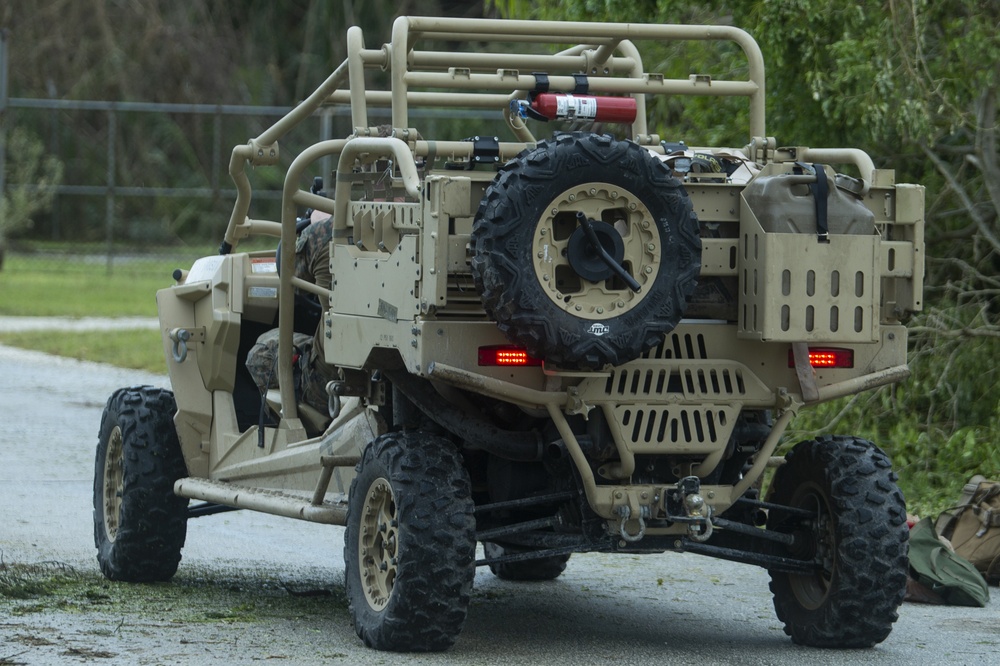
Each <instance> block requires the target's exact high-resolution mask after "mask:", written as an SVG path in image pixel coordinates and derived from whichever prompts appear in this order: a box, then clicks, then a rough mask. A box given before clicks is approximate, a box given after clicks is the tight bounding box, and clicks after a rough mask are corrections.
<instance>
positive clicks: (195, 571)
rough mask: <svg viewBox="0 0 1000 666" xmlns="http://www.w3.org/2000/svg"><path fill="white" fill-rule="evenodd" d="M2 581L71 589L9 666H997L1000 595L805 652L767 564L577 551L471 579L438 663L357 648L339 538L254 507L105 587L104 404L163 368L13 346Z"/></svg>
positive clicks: (7, 363)
mask: <svg viewBox="0 0 1000 666" xmlns="http://www.w3.org/2000/svg"><path fill="white" fill-rule="evenodd" d="M0 378H2V382H0V383H2V386H0V405H2V406H0V414H2V423H3V427H2V429H0V551H2V562H3V564H2V565H0V580H2V579H3V574H4V573H5V572H6V573H7V574H8V576H9V575H10V574H11V572H31V571H34V572H35V574H33V575H41V574H39V573H38V571H42V572H49V573H50V574H51V572H53V571H58V572H68V573H67V575H66V577H68V578H69V580H70V584H68V585H65V586H63V587H60V588H59V590H58V591H56V592H54V593H53V592H50V593H48V594H45V593H38V594H36V595H34V596H32V595H27V598H23V599H19V598H9V597H5V596H2V595H0V665H4V666H7V665H10V664H31V665H33V666H34V665H45V664H73V663H99V664H108V665H109V666H110V665H114V664H227V665H234V664H252V663H260V662H264V661H267V662H276V663H287V664H303V665H310V664H390V663H391V664H394V665H395V664H484V665H489V664H612V663H613V664H684V665H686V666H690V665H692V664H733V665H737V664H738V665H740V666H751V665H754V664H795V665H796V666H799V665H808V664H937V665H939V664H977V665H979V664H1000V613H998V610H1000V605H998V602H997V600H996V598H997V597H998V596H1000V592H998V591H997V589H996V588H992V590H991V591H992V592H993V594H994V600H993V601H992V602H991V603H990V605H989V606H988V607H987V608H984V609H978V608H957V607H939V606H938V607H934V606H923V605H918V604H904V605H903V607H902V608H901V609H900V619H899V621H898V622H897V623H896V626H895V629H894V631H893V633H892V634H891V635H890V636H889V638H888V640H886V641H885V642H884V643H882V644H881V645H879V646H877V647H876V648H874V649H871V650H860V651H824V650H815V649H808V648H802V647H798V646H796V645H793V644H792V643H791V641H790V640H789V639H788V638H787V637H786V636H785V635H784V633H783V632H782V629H781V625H780V624H779V623H778V621H777V620H776V619H775V617H774V611H773V608H772V606H771V598H770V593H769V592H768V589H767V582H768V576H767V573H766V572H764V571H763V570H760V569H757V568H754V567H750V566H746V565H740V564H732V563H727V562H721V561H716V560H712V559H708V558H703V557H699V556H696V555H689V554H683V555H678V554H665V555H652V556H608V555H597V554H586V555H575V556H574V557H573V559H572V560H571V561H570V564H569V567H568V569H567V571H566V573H565V574H564V575H563V576H562V577H560V578H559V579H558V580H556V581H554V582H549V583H540V584H525V583H507V582H503V581H500V580H498V579H496V578H494V577H493V576H492V575H491V574H490V573H489V571H488V570H480V571H479V572H478V575H477V577H476V591H475V594H474V597H473V601H472V604H471V607H470V610H469V618H468V621H467V623H466V626H465V630H464V632H463V633H462V635H461V637H460V638H459V640H458V642H457V644H456V645H455V647H454V648H453V649H452V650H450V651H449V652H446V653H444V654H436V655H391V654H384V653H377V652H373V651H370V650H367V649H366V648H364V647H362V646H361V644H360V642H359V640H358V639H357V638H356V636H355V635H354V631H353V628H352V627H351V626H350V620H349V617H348V614H347V604H346V600H345V599H344V596H343V593H342V591H341V586H342V581H343V557H342V547H343V546H342V544H343V530H342V529H341V528H336V527H326V526H319V525H312V524H308V523H302V522H298V521H294V520H290V519H284V518H275V517H271V516H266V515H261V514H254V513H250V512H237V513H225V514H220V515H216V516H211V517H206V518H199V519H197V520H194V521H192V522H191V524H190V527H189V530H188V539H187V545H186V547H185V550H184V559H183V561H182V562H181V566H180V570H179V571H178V574H177V576H176V577H175V579H174V581H172V582H171V583H169V584H164V585H155V586H129V585H123V584H110V583H107V582H105V581H103V579H101V578H100V575H99V573H98V571H97V564H96V560H95V558H94V548H93V536H92V526H91V525H92V523H91V490H92V483H93V481H92V476H93V451H94V446H95V444H96V439H97V430H98V426H99V423H100V417H101V410H102V408H103V405H104V401H105V399H106V398H107V396H108V395H109V394H110V393H111V392H112V391H113V390H114V389H115V388H118V387H120V386H126V385H134V384H143V383H148V384H155V385H166V379H165V377H163V376H159V375H150V374H147V373H140V372H133V371H126V370H121V369H117V368H113V367H109V366H104V365H98V364H93V363H85V362H78V361H72V360H66V359H60V358H55V357H52V356H47V355H44V354H38V353H33V352H24V351H20V350H14V349H11V348H9V347H3V346H0Z"/></svg>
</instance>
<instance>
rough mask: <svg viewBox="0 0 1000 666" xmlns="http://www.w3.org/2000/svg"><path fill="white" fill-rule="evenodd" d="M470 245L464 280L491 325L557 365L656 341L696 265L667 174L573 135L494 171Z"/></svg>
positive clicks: (608, 144) (683, 205)
mask: <svg viewBox="0 0 1000 666" xmlns="http://www.w3.org/2000/svg"><path fill="white" fill-rule="evenodd" d="M580 214H583V216H585V217H586V220H587V221H589V226H590V227H591V229H592V232H590V231H587V230H586V229H585V228H584V225H583V224H581V222H580ZM595 241H596V242H598V243H599V244H600V246H601V247H602V248H603V249H604V250H605V251H606V253H607V254H608V255H610V256H611V257H612V259H613V260H614V262H615V263H617V264H618V265H619V266H621V268H624V273H626V274H627V275H623V274H622V271H620V270H619V271H617V272H616V271H615V270H613V269H612V268H611V267H609V264H608V263H607V262H606V261H604V260H602V259H601V258H600V257H599V256H598V255H599V252H598V251H597V250H595V247H594V242H595ZM472 249H473V257H472V275H473V278H474V279H475V281H476V286H477V288H478V289H479V293H480V295H481V297H482V300H483V305H484V307H485V309H486V312H487V313H488V314H489V315H490V317H491V318H493V319H494V320H495V321H496V323H497V325H498V326H499V327H500V330H501V331H503V332H504V334H505V335H506V336H507V338H508V339H509V340H511V342H513V343H514V344H517V345H521V346H523V347H525V348H526V349H527V351H528V353H529V354H531V355H532V356H534V357H536V358H542V359H545V361H546V362H547V363H551V364H553V365H556V366H560V367H566V368H579V369H596V368H600V367H602V366H604V365H606V364H611V365H621V364H623V363H627V362H628V361H631V360H633V359H635V358H638V357H639V356H640V355H641V354H642V353H643V352H645V351H647V350H648V349H650V348H652V347H654V346H656V345H657V344H659V343H660V342H661V341H662V340H663V336H664V335H665V334H666V333H668V332H670V331H671V330H673V328H674V327H675V326H676V325H677V323H678V322H679V321H680V318H681V314H682V312H683V311H684V307H685V305H686V303H687V299H688V298H689V297H690V296H691V293H692V292H693V291H694V288H695V286H696V280H697V277H698V273H699V270H700V269H701V238H700V237H699V227H698V220H697V218H696V216H695V214H694V212H693V211H692V209H691V200H690V198H689V197H688V195H687V192H685V191H684V188H683V186H682V185H681V183H680V182H679V181H678V180H677V179H676V178H674V177H673V175H672V173H671V171H670V169H669V168H668V167H667V166H665V165H664V164H663V163H662V162H661V161H660V160H659V159H657V158H656V157H655V156H654V155H652V154H650V153H649V152H648V151H647V150H646V149H645V148H643V147H641V146H639V145H638V144H635V143H633V142H631V141H619V140H617V139H615V138H613V137H611V136H606V135H604V136H601V135H596V134H588V133H583V132H574V133H567V134H558V135H556V136H555V137H554V138H553V139H552V140H549V141H541V142H539V143H538V145H537V146H536V147H535V148H534V149H532V150H527V151H525V152H523V153H521V154H520V155H518V156H517V157H516V158H514V159H513V160H511V161H510V162H508V163H507V164H506V165H505V166H504V167H503V168H502V169H501V170H500V172H499V173H498V174H497V176H496V178H494V180H493V182H492V183H491V184H490V185H489V187H488V188H487V189H486V193H485V195H484V196H483V199H482V202H481V203H480V206H479V210H478V212H477V213H476V219H475V223H474V225H473V230H472ZM629 277H630V278H632V280H633V282H632V286H631V287H630V286H629V284H628V282H629V279H628V278H629ZM635 287H638V290H635Z"/></svg>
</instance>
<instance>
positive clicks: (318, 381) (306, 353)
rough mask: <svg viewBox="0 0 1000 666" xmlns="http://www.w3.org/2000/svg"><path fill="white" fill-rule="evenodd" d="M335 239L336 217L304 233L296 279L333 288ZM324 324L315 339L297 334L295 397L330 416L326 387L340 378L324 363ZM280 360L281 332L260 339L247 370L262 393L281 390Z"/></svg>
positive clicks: (297, 253) (298, 246)
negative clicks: (332, 244)
mask: <svg viewBox="0 0 1000 666" xmlns="http://www.w3.org/2000/svg"><path fill="white" fill-rule="evenodd" d="M332 238H333V222H332V218H329V217H327V218H324V219H321V220H318V221H314V222H313V223H312V224H310V225H309V226H308V227H306V228H305V229H303V230H302V233H301V234H300V235H299V238H298V240H297V241H296V243H295V276H296V277H298V278H301V279H303V280H307V281H309V282H313V283H315V284H316V285H318V286H320V287H323V288H324V289H329V288H330V284H331V282H332V276H331V274H330V250H329V247H330V241H331V240H332ZM320 305H321V306H322V307H323V310H324V311H326V309H327V307H328V305H329V303H328V301H327V299H326V297H321V298H320ZM323 339H324V338H323V325H322V323H321V324H320V325H319V326H318V327H317V330H316V333H315V334H314V335H313V336H311V337H310V336H308V335H304V334H302V333H295V334H293V338H292V344H293V345H294V350H293V366H294V374H295V384H296V390H295V396H296V399H297V400H298V401H300V402H305V403H306V404H307V405H309V406H310V407H313V408H314V409H317V410H319V411H320V412H321V413H323V414H326V413H327V409H328V408H327V405H328V397H327V393H326V385H327V383H328V382H330V381H332V380H334V379H336V378H337V375H336V373H335V372H334V370H333V368H332V367H330V366H329V365H327V363H326V362H325V361H324V360H323V358H324V356H323V355H324V351H323V350H324V347H323ZM277 357H278V330H277V329H273V330H270V331H268V332H267V333H264V334H263V335H261V336H260V337H259V338H257V344H255V345H254V346H253V348H252V349H251V350H250V353H249V354H247V361H246V365H247V369H248V370H249V371H250V374H251V376H252V377H253V378H254V381H255V382H256V383H257V386H258V388H260V389H261V391H262V392H263V391H266V390H267V389H269V388H277V387H278V371H277V368H276V367H275V359H277Z"/></svg>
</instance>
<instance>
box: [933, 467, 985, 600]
mask: <svg viewBox="0 0 1000 666" xmlns="http://www.w3.org/2000/svg"><path fill="white" fill-rule="evenodd" d="M937 530H938V533H940V534H941V535H942V536H943V537H945V538H946V539H948V540H949V541H951V544H952V546H953V547H954V548H955V552H956V553H958V554H959V555H961V556H962V557H964V558H965V559H967V560H968V561H969V562H971V563H972V564H973V565H974V566H975V567H976V569H978V570H979V572H980V573H981V574H982V575H983V577H984V578H985V579H986V581H987V582H988V583H989V584H990V585H997V584H1000V483H998V482H996V481H987V480H986V478H985V477H982V476H979V475H977V476H974V477H972V479H971V480H970V481H969V483H967V484H965V489H964V490H963V492H962V498H961V499H960V500H959V503H958V506H955V507H953V508H951V509H948V510H947V511H946V512H945V513H942V514H941V516H940V517H939V518H938V521H937Z"/></svg>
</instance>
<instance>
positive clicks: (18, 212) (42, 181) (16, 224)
mask: <svg viewBox="0 0 1000 666" xmlns="http://www.w3.org/2000/svg"><path fill="white" fill-rule="evenodd" d="M2 140H3V139H2V138H0V141H2ZM6 155H7V158H6V164H4V165H3V166H4V167H5V169H6V171H7V173H5V176H6V178H5V180H6V181H8V182H9V181H15V182H18V183H33V184H34V185H35V187H34V188H33V189H31V190H29V189H27V188H19V187H10V188H7V189H6V190H5V191H4V192H2V193H0V194H2V196H0V268H3V261H4V248H5V246H6V243H7V239H8V238H9V237H10V236H12V235H13V234H16V233H18V232H19V231H23V230H25V229H28V228H30V227H31V225H32V218H33V216H34V215H35V214H36V213H38V212H40V211H43V210H45V209H46V208H48V207H49V205H50V204H51V203H52V198H53V196H54V194H53V191H52V188H53V187H54V186H55V185H58V184H59V181H60V179H61V178H62V163H61V162H60V161H59V159H58V158H56V157H54V156H53V155H46V154H45V147H44V145H42V142H41V141H39V140H38V138H37V137H35V136H33V135H32V134H31V132H29V131H28V130H25V129H23V128H20V127H19V128H16V129H15V130H14V131H13V132H11V134H10V136H9V137H8V139H7V144H6Z"/></svg>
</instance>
